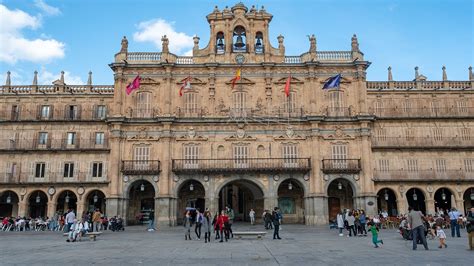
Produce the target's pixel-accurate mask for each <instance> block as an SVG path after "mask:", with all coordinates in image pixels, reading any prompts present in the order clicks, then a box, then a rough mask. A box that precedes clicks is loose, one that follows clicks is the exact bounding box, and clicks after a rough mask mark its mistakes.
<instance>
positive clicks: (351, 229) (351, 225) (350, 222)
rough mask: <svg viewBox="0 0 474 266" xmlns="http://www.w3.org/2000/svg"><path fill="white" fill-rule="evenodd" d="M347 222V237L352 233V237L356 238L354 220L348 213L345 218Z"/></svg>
mask: <svg viewBox="0 0 474 266" xmlns="http://www.w3.org/2000/svg"><path fill="white" fill-rule="evenodd" d="M346 221H347V230H348V231H349V235H348V236H347V237H351V236H352V233H354V236H357V232H356V229H355V218H354V216H353V215H352V212H349V214H348V215H347V217H346Z"/></svg>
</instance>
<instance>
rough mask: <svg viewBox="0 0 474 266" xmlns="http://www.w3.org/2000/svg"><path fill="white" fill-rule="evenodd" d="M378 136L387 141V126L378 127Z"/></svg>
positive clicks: (380, 139)
mask: <svg viewBox="0 0 474 266" xmlns="http://www.w3.org/2000/svg"><path fill="white" fill-rule="evenodd" d="M376 138H377V140H378V141H386V140H387V130H385V128H378V129H377V131H376Z"/></svg>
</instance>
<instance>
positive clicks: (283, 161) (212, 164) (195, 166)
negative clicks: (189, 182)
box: [172, 158, 311, 173]
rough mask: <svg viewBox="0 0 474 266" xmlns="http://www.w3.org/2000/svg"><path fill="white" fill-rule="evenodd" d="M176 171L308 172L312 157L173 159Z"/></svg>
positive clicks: (173, 166) (173, 167)
mask: <svg viewBox="0 0 474 266" xmlns="http://www.w3.org/2000/svg"><path fill="white" fill-rule="evenodd" d="M172 169H173V171H174V172H189V173H196V172H202V173H211V172H215V173H220V172H237V173H245V172H307V171H309V170H311V160H310V158H233V159H173V161H172Z"/></svg>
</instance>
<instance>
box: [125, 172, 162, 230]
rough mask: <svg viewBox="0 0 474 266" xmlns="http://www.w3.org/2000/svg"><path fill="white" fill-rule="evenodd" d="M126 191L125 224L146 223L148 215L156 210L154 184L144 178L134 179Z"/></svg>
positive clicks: (148, 218)
mask: <svg viewBox="0 0 474 266" xmlns="http://www.w3.org/2000/svg"><path fill="white" fill-rule="evenodd" d="M126 191H127V193H126V209H127V211H126V224H127V225H133V224H137V223H148V221H149V220H150V216H149V215H150V213H151V212H152V211H155V210H156V208H157V206H156V204H155V198H156V197H157V195H158V194H157V192H156V189H155V184H154V182H150V181H148V180H147V179H145V178H143V179H135V180H133V181H132V182H130V184H129V186H128V187H127V190H126Z"/></svg>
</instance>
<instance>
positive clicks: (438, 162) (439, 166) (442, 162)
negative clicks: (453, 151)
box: [436, 159, 446, 172]
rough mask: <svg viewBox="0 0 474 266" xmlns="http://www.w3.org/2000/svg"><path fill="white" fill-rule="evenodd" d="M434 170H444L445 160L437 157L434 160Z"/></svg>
mask: <svg viewBox="0 0 474 266" xmlns="http://www.w3.org/2000/svg"><path fill="white" fill-rule="evenodd" d="M436 171H437V172H446V160H445V159H437V160H436Z"/></svg>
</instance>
